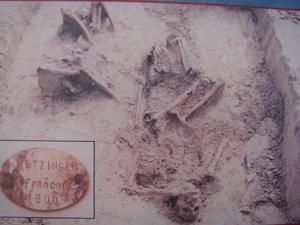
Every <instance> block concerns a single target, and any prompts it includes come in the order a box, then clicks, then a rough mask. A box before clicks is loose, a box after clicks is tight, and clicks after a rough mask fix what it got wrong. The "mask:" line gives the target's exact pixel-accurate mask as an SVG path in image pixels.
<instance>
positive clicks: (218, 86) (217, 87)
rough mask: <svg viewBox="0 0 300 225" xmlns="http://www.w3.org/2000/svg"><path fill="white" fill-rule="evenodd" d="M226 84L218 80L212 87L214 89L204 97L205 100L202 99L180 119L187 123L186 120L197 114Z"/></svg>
mask: <svg viewBox="0 0 300 225" xmlns="http://www.w3.org/2000/svg"><path fill="white" fill-rule="evenodd" d="M224 83H225V82H224V80H221V79H219V80H217V82H216V83H215V84H214V86H213V87H212V89H211V90H210V91H209V92H207V93H206V94H205V95H204V96H203V98H202V99H201V100H200V101H199V102H198V103H196V104H195V105H194V106H193V107H192V108H191V109H189V110H188V111H187V112H185V113H184V115H183V116H181V117H180V119H181V121H186V119H187V118H188V117H190V116H191V115H192V114H193V113H194V112H196V111H197V110H198V109H199V108H200V107H201V106H203V105H204V104H205V103H206V102H207V100H208V99H209V98H211V97H212V95H213V94H215V92H216V91H217V90H218V89H219V88H220V87H221V86H222V85H224Z"/></svg>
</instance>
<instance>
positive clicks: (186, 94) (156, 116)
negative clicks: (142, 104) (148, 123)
mask: <svg viewBox="0 0 300 225" xmlns="http://www.w3.org/2000/svg"><path fill="white" fill-rule="evenodd" d="M198 85H199V81H195V82H194V83H193V85H192V86H191V87H190V88H188V89H187V90H186V91H185V92H184V93H183V94H181V95H179V96H178V97H177V98H176V99H175V100H174V101H173V102H171V103H170V104H169V105H167V106H166V107H165V108H163V109H162V110H160V111H158V112H155V113H151V112H150V113H146V117H149V118H148V119H150V120H152V121H156V120H159V119H162V118H164V117H165V116H166V115H167V113H168V112H170V111H171V110H172V109H173V108H174V107H176V106H177V105H178V104H180V103H181V102H183V101H184V100H186V99H187V98H188V97H189V96H191V95H192V94H193V93H194V92H195V91H196V89H197V86H198Z"/></svg>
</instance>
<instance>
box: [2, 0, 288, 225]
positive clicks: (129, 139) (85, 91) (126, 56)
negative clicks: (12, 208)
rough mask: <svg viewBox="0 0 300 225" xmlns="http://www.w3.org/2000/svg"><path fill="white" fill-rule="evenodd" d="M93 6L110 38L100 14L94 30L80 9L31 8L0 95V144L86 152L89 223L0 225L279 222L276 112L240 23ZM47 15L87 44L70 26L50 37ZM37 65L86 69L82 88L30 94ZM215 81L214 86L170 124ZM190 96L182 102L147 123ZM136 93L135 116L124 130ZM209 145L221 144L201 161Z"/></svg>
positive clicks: (249, 19)
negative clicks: (75, 147)
mask: <svg viewBox="0 0 300 225" xmlns="http://www.w3.org/2000/svg"><path fill="white" fill-rule="evenodd" d="M105 6H106V9H107V13H108V14H109V16H110V18H111V19H112V21H113V25H114V29H113V28H112V26H111V23H110V21H109V19H108V18H107V17H105V16H107V15H103V23H102V24H101V26H100V28H99V29H98V28H93V27H92V26H90V21H89V17H87V16H89V13H90V7H91V6H90V4H89V3H63V2H61V3H58V2H56V3H54V2H53V3H52V2H43V3H41V5H40V8H39V10H38V12H37V14H36V15H35V16H34V17H33V18H32V19H31V21H30V24H29V26H28V28H27V30H26V33H25V34H24V36H23V38H22V42H21V43H20V45H19V48H18V50H17V52H16V54H15V56H14V61H13V64H12V65H10V67H9V69H8V70H7V71H4V72H3V74H1V83H0V85H1V96H0V102H1V109H0V113H1V117H0V124H1V126H0V137H1V139H22V140H94V141H95V142H96V154H95V157H96V158H95V163H96V164H95V172H96V175H95V194H96V199H95V219H93V220H80V219H76V220H75V219H74V220H53V219H37V218H35V219H22V218H20V219H1V221H0V223H1V224H85V223H86V224H182V223H194V224H261V223H285V222H287V215H286V202H285V198H284V193H285V188H284V186H283V182H282V173H281V169H282V160H281V156H282V155H281V142H282V132H283V125H284V124H283V122H284V121H283V118H284V103H283V98H282V96H281V95H280V94H279V93H278V91H277V90H276V87H275V86H274V84H273V82H272V80H271V78H270V74H269V71H268V69H267V68H266V66H265V59H264V52H262V51H261V48H260V42H259V39H258V37H257V35H256V34H255V26H256V23H257V20H256V17H255V15H254V14H253V12H252V11H251V10H249V9H236V8H229V7H209V6H200V5H181V4H144V3H106V4H105ZM61 8H64V9H70V10H72V11H73V12H76V15H78V18H80V19H81V21H82V22H83V23H84V24H87V25H86V26H87V27H88V31H89V33H90V35H91V38H92V41H91V43H89V42H88V41H87V38H86V37H85V36H84V35H82V34H81V36H80V33H79V34H78V32H79V31H78V30H80V29H79V28H77V29H75V30H72V29H71V30H68V29H66V27H67V28H68V25H66V24H65V25H66V26H63V19H62V16H61ZM182 46H184V47H183V48H184V51H183V50H182V49H181V47H182ZM153 47H155V49H153ZM151 49H152V50H151ZM181 50H182V51H181ZM189 63H190V64H189ZM187 65H193V66H192V70H190V71H188V69H189V68H190V67H188V66H187ZM39 67H43V68H45V67H47V68H54V69H63V70H69V71H73V72H74V73H78V70H82V69H85V70H89V71H92V73H93V74H94V75H95V77H96V78H95V80H96V82H95V80H90V79H88V80H87V81H86V82H87V83H86V84H83V83H84V82H83V81H76V80H72V79H69V78H68V79H66V80H65V81H64V82H62V84H59V85H62V86H59V85H58V86H59V87H60V88H62V89H61V90H62V91H61V92H59V94H55V95H54V94H53V95H52V94H51V93H49V92H45V90H44V89H41V87H40V86H41V83H40V82H39V81H40V80H39V77H38V73H37V68H39ZM185 67H188V68H185ZM187 71H188V72H187ZM50 75H51V74H50ZM50 75H46V76H50ZM220 80H223V81H224V84H223V85H221V86H220V87H219V88H218V89H217V91H216V92H214V93H213V95H212V96H211V97H210V98H208V100H207V101H205V102H204V105H203V106H202V107H200V108H199V109H197V110H196V111H195V112H194V113H192V114H191V115H190V116H188V117H187V119H186V120H185V119H183V118H184V115H185V113H186V112H188V111H189V109H190V108H192V107H193V106H194V105H196V104H197V103H198V102H199V101H200V100H201V99H202V98H204V97H205V96H207V94H208V93H209V92H210V91H211V90H212V89H213V88H214V87H215V85H216V84H218V82H219V81H220ZM99 81H101V82H102V83H101V84H103V85H104V86H105V87H107V88H108V90H109V91H107V90H105V89H104V88H103V87H100V86H101V85H100V86H99V84H98V83H97V82H99ZM196 82H198V85H195V83H196ZM39 85H40V86H39ZM42 85H45V86H46V87H52V86H56V83H53V84H42ZM193 85H194V86H195V89H194V90H193V91H192V92H189V93H188V94H187V99H186V100H183V101H181V102H180V103H179V104H177V105H176V106H175V107H172V109H170V110H167V112H166V113H164V114H163V116H162V117H160V118H159V119H155V115H157V114H155V113H157V112H160V110H163V109H166V108H168V106H169V105H170V104H171V103H172V102H173V101H174V100H175V99H177V98H178V96H182V95H184V93H185V91H186V90H187V89H189V88H191V87H193ZM45 86H43V88H45ZM50 89H51V88H50ZM51 90H52V89H51ZM141 91H142V92H141ZM110 92H111V93H113V94H111V93H110ZM139 92H141V93H142V94H140V96H141V98H142V99H144V100H142V103H141V104H140V106H141V108H142V109H143V110H142V111H143V112H144V114H142V116H141V118H140V119H136V117H137V111H138V109H137V108H138V106H139V103H138V102H139ZM112 95H115V97H113V96H112ZM117 99H118V100H117ZM144 115H146V116H145V117H144ZM153 118H154V119H153ZM137 124H138V125H137ZM224 141H225V142H224ZM222 143H225V144H227V145H226V146H225V147H224V149H221V150H222V152H221V155H220V158H219V160H217V161H215V160H214V159H215V158H216V157H217V155H218V154H217V152H218V151H219V150H220V146H221V144H222ZM246 154H248V155H249V156H250V159H251V165H250V164H249V165H250V168H248V166H249V165H248V166H247V165H246V162H245V155H246ZM213 162H216V166H215V167H213V166H212V163H213ZM247 179H248V180H247ZM30 221H31V222H30Z"/></svg>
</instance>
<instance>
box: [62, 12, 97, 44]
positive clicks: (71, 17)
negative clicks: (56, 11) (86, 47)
mask: <svg viewBox="0 0 300 225" xmlns="http://www.w3.org/2000/svg"><path fill="white" fill-rule="evenodd" d="M61 14H62V16H63V20H64V23H70V22H71V23H74V22H75V23H76V24H77V25H78V27H79V29H80V30H81V32H83V34H84V36H85V38H86V39H87V41H88V42H89V43H90V44H92V37H91V35H90V33H89V31H88V30H87V28H86V27H85V25H84V24H83V23H82V21H81V20H80V19H79V18H78V17H77V16H76V14H75V13H74V12H72V11H71V10H69V9H61Z"/></svg>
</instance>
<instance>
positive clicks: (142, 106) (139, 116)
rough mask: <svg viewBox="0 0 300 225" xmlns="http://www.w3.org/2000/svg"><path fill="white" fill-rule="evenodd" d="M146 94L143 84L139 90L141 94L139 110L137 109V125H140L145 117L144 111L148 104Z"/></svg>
mask: <svg viewBox="0 0 300 225" xmlns="http://www.w3.org/2000/svg"><path fill="white" fill-rule="evenodd" d="M145 100H146V99H145V96H144V87H143V86H141V87H140V90H139V96H138V104H137V110H136V118H135V125H136V126H140V124H141V122H142V119H143V113H144V109H145V106H146V101H145Z"/></svg>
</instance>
